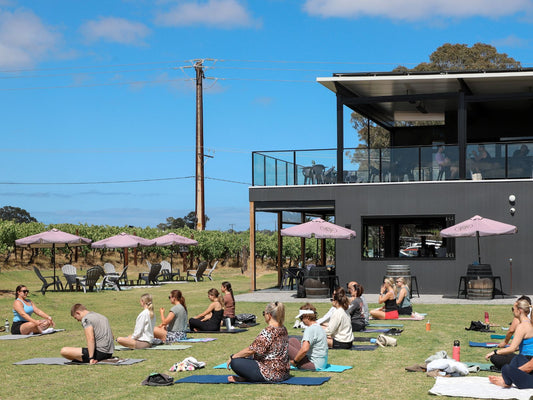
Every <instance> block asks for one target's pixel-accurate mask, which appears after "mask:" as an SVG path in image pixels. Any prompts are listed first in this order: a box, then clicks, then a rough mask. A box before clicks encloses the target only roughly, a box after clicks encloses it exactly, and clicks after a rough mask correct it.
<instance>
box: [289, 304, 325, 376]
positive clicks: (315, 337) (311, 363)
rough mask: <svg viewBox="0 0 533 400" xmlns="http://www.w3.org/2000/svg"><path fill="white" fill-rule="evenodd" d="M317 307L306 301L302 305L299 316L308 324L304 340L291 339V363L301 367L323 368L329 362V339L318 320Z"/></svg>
mask: <svg viewBox="0 0 533 400" xmlns="http://www.w3.org/2000/svg"><path fill="white" fill-rule="evenodd" d="M316 315H317V313H316V308H315V307H313V305H311V304H309V303H306V304H304V305H303V306H301V307H300V312H299V314H298V317H297V318H300V320H301V321H302V322H303V324H304V325H305V326H306V328H305V330H304V335H303V338H302V342H301V343H300V341H299V340H298V339H296V338H294V337H291V338H290V339H289V358H290V360H291V364H292V365H294V366H295V367H297V368H300V369H317V370H320V369H323V368H325V367H326V365H327V364H328V340H327V336H326V332H324V329H322V327H321V326H320V325H319V324H318V323H317V321H316Z"/></svg>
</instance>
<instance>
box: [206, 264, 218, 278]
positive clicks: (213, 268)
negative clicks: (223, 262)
mask: <svg viewBox="0 0 533 400" xmlns="http://www.w3.org/2000/svg"><path fill="white" fill-rule="evenodd" d="M217 264H218V260H216V261H215V263H214V264H213V267H212V268H209V269H206V270H205V272H207V277H208V278H209V280H210V281H212V280H213V277H212V276H211V274H212V273H213V271H214V270H215V268H216V267H217Z"/></svg>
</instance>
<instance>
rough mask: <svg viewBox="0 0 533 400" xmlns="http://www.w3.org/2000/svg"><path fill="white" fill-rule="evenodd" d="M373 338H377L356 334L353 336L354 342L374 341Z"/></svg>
mask: <svg viewBox="0 0 533 400" xmlns="http://www.w3.org/2000/svg"><path fill="white" fill-rule="evenodd" d="M372 340H374V341H375V340H376V339H375V338H371V337H366V336H354V337H353V341H354V342H371V343H372Z"/></svg>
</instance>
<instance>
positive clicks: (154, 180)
mask: <svg viewBox="0 0 533 400" xmlns="http://www.w3.org/2000/svg"><path fill="white" fill-rule="evenodd" d="M192 178H195V176H194V175H189V176H178V177H171V178H148V179H129V180H116V181H92V182H0V185H21V186H22V185H27V186H37V185H42V186H52V185H108V184H121V183H141V182H160V181H174V180H181V179H192ZM205 179H209V180H212V181H220V182H228V183H238V184H241V185H248V186H250V183H249V182H240V181H233V180H230V179H223V178H212V177H207V176H206V177H205Z"/></svg>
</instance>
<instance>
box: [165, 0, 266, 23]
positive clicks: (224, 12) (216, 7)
mask: <svg viewBox="0 0 533 400" xmlns="http://www.w3.org/2000/svg"><path fill="white" fill-rule="evenodd" d="M155 22H156V24H158V25H162V26H192V25H204V26H212V27H217V28H242V27H244V28H246V27H254V26H259V25H260V23H259V22H258V21H257V20H254V19H253V18H252V16H251V15H250V13H249V12H248V10H246V8H245V7H244V6H243V5H242V4H240V3H239V2H238V1H237V0H207V1H206V2H200V1H187V2H182V3H180V4H178V5H176V6H174V7H172V8H171V9H170V10H168V11H166V12H159V13H158V14H157V15H156V18H155Z"/></svg>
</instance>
